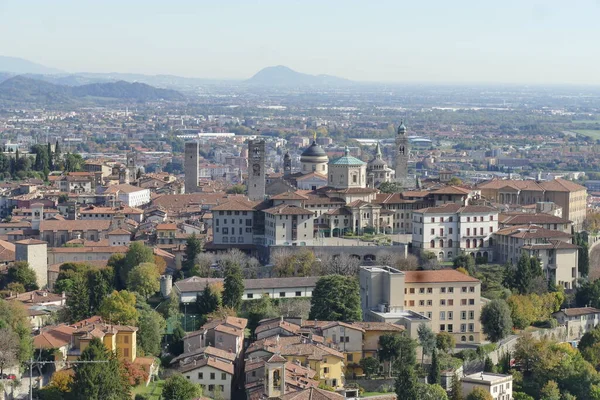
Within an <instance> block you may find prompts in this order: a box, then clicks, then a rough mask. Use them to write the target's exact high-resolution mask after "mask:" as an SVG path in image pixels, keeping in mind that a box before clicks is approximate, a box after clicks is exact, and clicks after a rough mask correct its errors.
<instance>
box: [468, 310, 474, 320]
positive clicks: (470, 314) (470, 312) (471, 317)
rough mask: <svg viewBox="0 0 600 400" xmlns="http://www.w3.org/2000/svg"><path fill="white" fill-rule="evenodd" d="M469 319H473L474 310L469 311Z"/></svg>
mask: <svg viewBox="0 0 600 400" xmlns="http://www.w3.org/2000/svg"><path fill="white" fill-rule="evenodd" d="M469 319H475V311H469Z"/></svg>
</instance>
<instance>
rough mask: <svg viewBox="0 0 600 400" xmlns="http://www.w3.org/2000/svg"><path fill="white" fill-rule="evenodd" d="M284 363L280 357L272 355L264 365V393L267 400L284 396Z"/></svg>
mask: <svg viewBox="0 0 600 400" xmlns="http://www.w3.org/2000/svg"><path fill="white" fill-rule="evenodd" d="M286 361H287V360H286V359H285V358H283V357H282V356H281V355H279V354H273V355H272V356H271V358H269V359H268V360H267V362H266V363H265V393H266V394H267V396H268V397H269V398H276V397H280V396H283V395H284V394H285V363H286Z"/></svg>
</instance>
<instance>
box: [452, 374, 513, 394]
mask: <svg viewBox="0 0 600 400" xmlns="http://www.w3.org/2000/svg"><path fill="white" fill-rule="evenodd" d="M461 382H462V391H463V396H468V395H469V393H471V392H472V391H473V389H475V388H481V389H483V390H485V391H486V392H487V393H489V394H490V395H491V396H492V398H493V399H494V400H512V398H513V396H512V389H513V377H512V375H502V374H493V373H491V372H478V373H476V374H471V375H467V376H463V378H462V379H461Z"/></svg>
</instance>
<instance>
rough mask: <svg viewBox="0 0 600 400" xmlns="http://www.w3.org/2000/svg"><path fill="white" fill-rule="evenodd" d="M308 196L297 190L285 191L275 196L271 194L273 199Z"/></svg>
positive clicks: (302, 198)
mask: <svg viewBox="0 0 600 400" xmlns="http://www.w3.org/2000/svg"><path fill="white" fill-rule="evenodd" d="M306 199H308V197H306V196H304V195H303V194H300V193H297V192H283V193H280V194H277V195H275V196H271V200H306Z"/></svg>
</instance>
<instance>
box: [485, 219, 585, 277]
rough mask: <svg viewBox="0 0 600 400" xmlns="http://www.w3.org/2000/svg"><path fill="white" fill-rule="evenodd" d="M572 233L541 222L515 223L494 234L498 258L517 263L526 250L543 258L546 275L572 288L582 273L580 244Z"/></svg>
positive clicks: (502, 261)
mask: <svg viewBox="0 0 600 400" xmlns="http://www.w3.org/2000/svg"><path fill="white" fill-rule="evenodd" d="M571 241H572V236H571V234H570V233H565V232H563V231H560V230H552V229H546V228H542V227H540V226H538V225H515V226H509V227H506V228H502V229H500V230H498V232H496V233H495V234H494V242H495V247H496V254H497V256H498V257H497V260H498V262H501V263H506V262H509V263H512V264H513V265H516V263H517V262H518V261H519V258H520V257H521V254H522V253H523V252H526V253H527V254H528V255H529V256H531V257H537V258H538V259H539V260H540V263H541V266H542V270H543V271H544V275H545V277H546V279H548V280H550V281H551V282H553V283H554V284H555V285H559V286H562V287H564V288H565V289H573V288H574V287H575V286H576V284H577V279H578V277H579V270H578V259H579V246H577V245H575V244H573V243H571Z"/></svg>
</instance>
